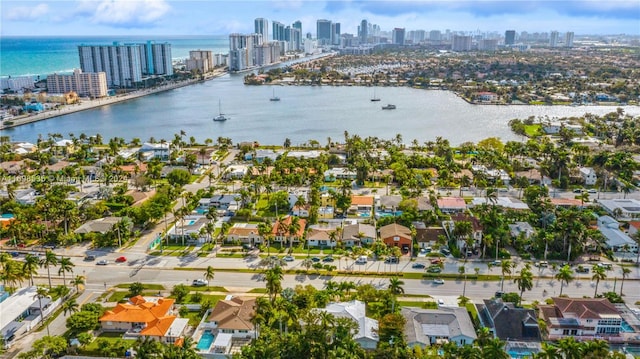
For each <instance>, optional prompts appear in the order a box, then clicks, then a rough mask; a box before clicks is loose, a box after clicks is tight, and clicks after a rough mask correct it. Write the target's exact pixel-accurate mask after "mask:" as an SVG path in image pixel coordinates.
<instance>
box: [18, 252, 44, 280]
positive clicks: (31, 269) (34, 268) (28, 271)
mask: <svg viewBox="0 0 640 359" xmlns="http://www.w3.org/2000/svg"><path fill="white" fill-rule="evenodd" d="M39 266H40V260H39V259H38V257H36V256H34V255H33V254H31V253H27V255H26V256H24V263H23V264H22V272H23V274H24V275H28V276H29V279H30V280H31V285H33V275H34V274H37V273H38V267H39Z"/></svg>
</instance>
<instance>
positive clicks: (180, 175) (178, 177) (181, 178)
mask: <svg viewBox="0 0 640 359" xmlns="http://www.w3.org/2000/svg"><path fill="white" fill-rule="evenodd" d="M167 181H168V182H169V184H170V185H172V186H174V187H182V186H184V185H186V184H188V183H189V182H191V174H190V173H189V171H187V170H183V169H175V170H173V171H171V172H169V173H168V174H167Z"/></svg>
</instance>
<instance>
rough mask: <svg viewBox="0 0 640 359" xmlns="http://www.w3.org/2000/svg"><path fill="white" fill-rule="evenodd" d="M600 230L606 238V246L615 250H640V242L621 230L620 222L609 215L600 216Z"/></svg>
mask: <svg viewBox="0 0 640 359" xmlns="http://www.w3.org/2000/svg"><path fill="white" fill-rule="evenodd" d="M598 230H599V231H600V233H602V235H603V236H604V238H605V246H606V248H607V249H611V250H613V251H614V252H617V251H621V250H630V251H632V252H635V251H637V250H638V243H636V241H634V240H633V239H631V237H629V235H627V234H626V233H624V232H622V231H621V230H620V223H618V221H616V220H615V219H613V218H611V217H609V216H600V217H598Z"/></svg>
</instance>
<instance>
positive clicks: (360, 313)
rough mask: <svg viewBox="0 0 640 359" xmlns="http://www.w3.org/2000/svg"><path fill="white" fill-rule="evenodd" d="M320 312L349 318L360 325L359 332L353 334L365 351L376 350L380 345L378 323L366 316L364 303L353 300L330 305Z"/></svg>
mask: <svg viewBox="0 0 640 359" xmlns="http://www.w3.org/2000/svg"><path fill="white" fill-rule="evenodd" d="M318 310H320V311H323V312H327V313H329V314H332V315H333V316H334V317H337V318H348V319H351V320H353V321H354V322H356V324H358V329H357V331H355V332H354V334H353V340H355V342H356V343H358V344H359V345H360V346H361V347H362V348H364V349H371V350H373V349H375V348H376V347H377V345H378V340H379V339H378V321H377V320H375V319H372V318H369V317H367V316H366V309H365V305H364V303H363V302H361V301H359V300H352V301H350V302H338V303H329V304H328V305H327V307H326V308H319V309H318Z"/></svg>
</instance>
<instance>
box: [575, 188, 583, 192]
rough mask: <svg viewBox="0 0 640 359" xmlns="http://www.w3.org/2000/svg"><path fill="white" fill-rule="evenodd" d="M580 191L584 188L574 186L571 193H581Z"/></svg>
mask: <svg viewBox="0 0 640 359" xmlns="http://www.w3.org/2000/svg"><path fill="white" fill-rule="evenodd" d="M582 191H584V189H582V188H576V189H574V190H573V193H582Z"/></svg>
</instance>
